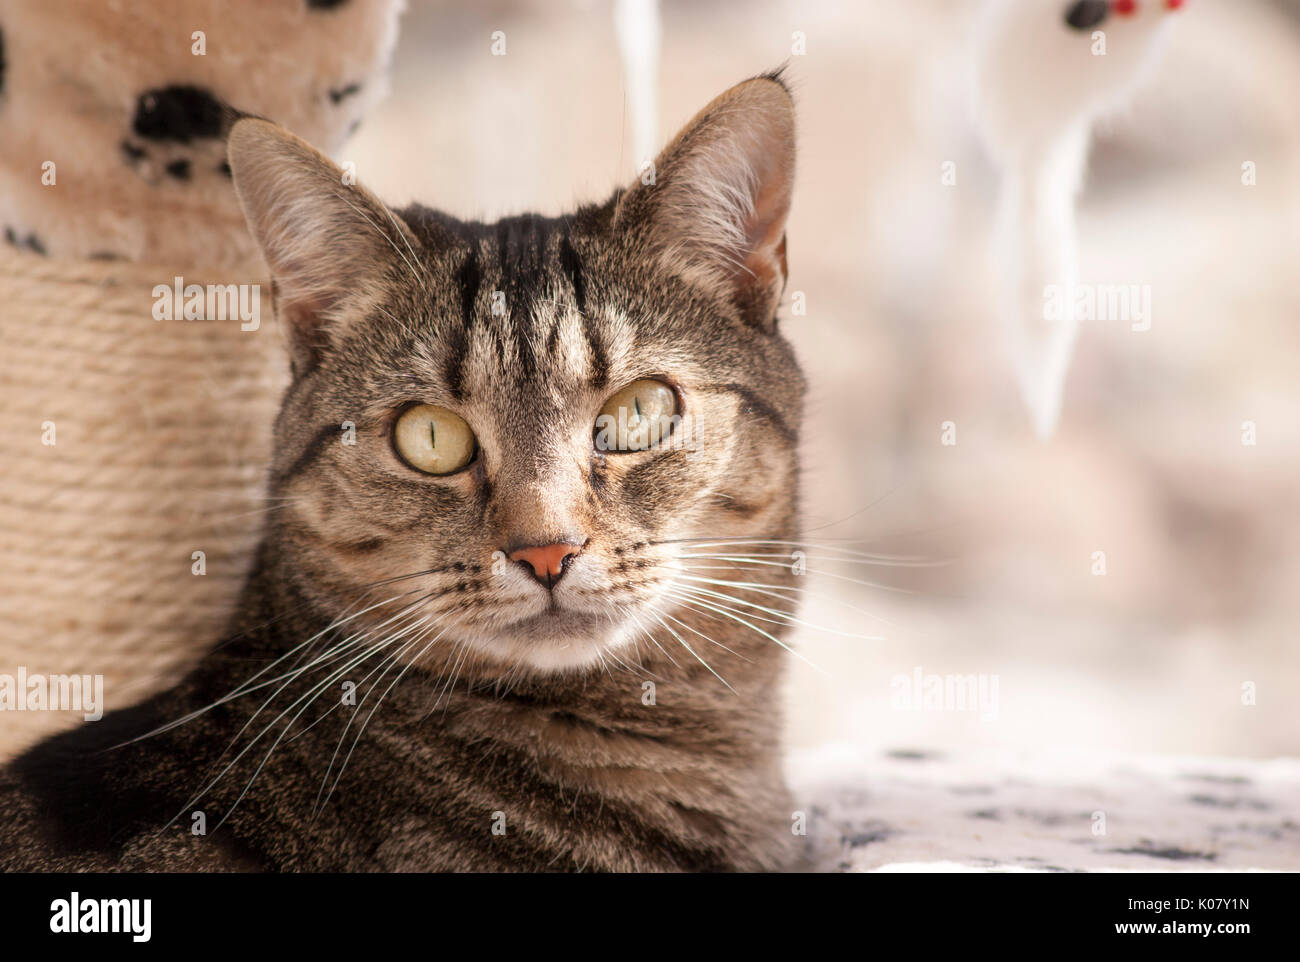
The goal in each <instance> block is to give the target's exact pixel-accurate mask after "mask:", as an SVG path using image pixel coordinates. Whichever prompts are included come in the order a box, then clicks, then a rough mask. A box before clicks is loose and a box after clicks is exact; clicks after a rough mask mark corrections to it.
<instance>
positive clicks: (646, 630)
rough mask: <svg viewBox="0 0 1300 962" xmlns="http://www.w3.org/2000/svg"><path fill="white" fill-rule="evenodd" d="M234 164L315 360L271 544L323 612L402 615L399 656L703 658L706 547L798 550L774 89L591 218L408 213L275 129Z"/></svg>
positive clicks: (392, 623) (717, 122)
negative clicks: (657, 642)
mask: <svg viewBox="0 0 1300 962" xmlns="http://www.w3.org/2000/svg"><path fill="white" fill-rule="evenodd" d="M230 155H231V161H232V166H233V167H234V171H235V179H236V184H237V187H238V189H239V192H240V196H241V200H242V201H243V203H244V206H245V210H246V212H247V213H248V216H249V222H250V226H251V227H252V229H253V232H254V234H255V235H256V236H257V237H258V238H259V240H260V241H261V243H262V245H263V249H264V251H265V252H266V255H267V260H268V261H269V263H270V264H271V266H272V271H273V274H274V277H275V282H276V303H277V316H278V318H279V319H280V321H281V322H282V323H284V324H285V326H286V328H287V330H288V332H289V335H290V342H291V353H292V356H293V363H294V382H293V385H292V387H291V388H290V391H289V393H288V395H287V397H286V401H285V404H284V407H283V410H282V412H281V415H280V418H279V421H278V424H277V430H276V451H275V455H274V464H273V470H272V485H271V492H270V493H271V495H272V497H273V498H275V499H282V500H276V501H274V502H273V504H275V505H276V506H277V507H276V509H275V510H274V511H272V512H271V515H270V516H271V519H272V521H271V524H270V528H269V530H268V537H269V538H270V539H271V541H272V543H273V544H274V545H275V547H276V551H275V554H274V556H275V558H276V565H277V568H278V571H279V572H280V574H281V576H283V577H287V578H290V579H292V580H293V581H294V583H295V585H296V586H297V587H298V589H299V590H300V591H302V592H304V593H305V594H306V595H307V597H309V598H311V599H312V601H313V603H314V604H316V605H317V606H318V607H319V608H320V609H321V610H322V611H323V612H324V613H325V614H326V615H328V616H329V617H331V618H334V619H338V618H342V617H345V616H347V615H349V614H351V613H353V612H358V611H361V609H364V608H366V607H367V606H368V605H378V607H376V608H374V609H373V610H371V611H367V612H364V613H362V614H360V615H358V616H357V618H356V619H355V622H356V624H357V625H358V626H362V627H365V628H366V629H367V630H371V629H374V630H382V631H387V632H394V631H397V632H404V633H405V634H402V635H399V640H398V642H397V643H396V644H395V646H394V649H393V651H394V653H397V652H399V651H400V652H401V655H402V659H403V660H411V659H413V658H415V657H417V656H418V655H419V654H420V652H421V650H422V648H423V646H425V645H430V646H433V645H437V646H441V648H442V649H443V650H446V649H450V648H456V647H459V648H464V649H468V650H471V651H473V652H474V653H475V654H476V655H477V656H478V657H480V658H488V659H491V660H492V661H494V662H496V663H498V664H499V665H500V666H502V668H503V669H507V668H508V669H515V670H533V671H553V670H565V669H577V668H583V667H587V666H591V665H594V664H598V663H600V662H601V661H602V659H603V657H604V656H605V655H607V654H608V655H610V656H612V657H618V655H619V652H620V651H621V650H623V649H625V648H627V647H629V646H636V645H649V644H650V643H651V639H652V638H656V637H658V638H662V637H665V628H668V629H670V630H671V629H672V627H673V626H674V624H676V625H678V626H680V627H677V629H676V630H677V631H678V632H680V633H682V634H685V635H686V638H687V639H691V636H690V634H689V633H688V632H687V629H686V628H685V627H684V626H681V621H678V620H676V619H675V616H674V612H675V611H676V610H677V609H679V608H680V607H681V602H680V599H681V597H682V592H683V591H684V590H690V591H693V592H698V591H699V590H700V588H701V585H699V584H694V583H692V579H694V578H695V577H697V576H696V575H695V574H693V573H692V570H691V568H690V567H684V566H683V563H682V561H681V560H679V556H680V555H682V554H684V553H691V549H694V551H695V553H698V552H699V551H700V550H701V549H699V548H698V547H696V545H698V544H699V540H700V539H734V538H737V537H745V536H750V537H760V538H783V537H785V538H788V537H790V536H791V535H792V534H793V518H794V502H795V488H796V482H797V460H796V432H797V429H798V425H799V421H800V416H801V405H802V393H803V382H802V378H801V376H800V374H799V372H798V369H797V366H796V364H795V361H794V357H793V354H792V352H791V350H790V348H789V346H788V344H787V343H786V342H785V341H784V340H783V339H782V338H781V337H780V336H779V335H778V334H777V333H776V330H775V319H774V315H775V308H776V304H777V301H778V299H779V295H780V291H781V287H782V285H783V284H784V277H785V246H784V222H785V216H786V212H787V210H788V206H789V196H790V186H791V178H792V174H793V123H792V114H791V108H790V101H789V96H788V94H787V92H786V90H785V89H784V87H783V86H781V85H780V84H779V83H778V82H775V81H773V80H770V79H762V78H760V79H758V80H754V81H750V82H748V83H746V84H742V85H740V86H739V87H736V88H733V89H732V90H731V91H729V92H728V93H727V94H725V95H723V97H721V98H719V99H718V100H717V101H715V102H714V103H713V104H711V105H710V106H709V107H708V108H706V109H705V111H703V112H702V113H701V114H700V115H699V116H697V118H696V119H695V120H694V121H693V122H692V124H691V125H689V126H688V127H687V128H686V129H685V130H684V131H683V132H682V134H681V135H679V137H678V138H677V139H676V140H675V141H674V142H673V143H672V144H671V145H670V146H669V147H668V148H667V149H666V150H665V152H664V153H663V155H661V157H660V158H659V161H658V162H657V164H656V168H655V173H654V178H653V180H654V182H653V183H646V182H645V181H647V180H649V179H650V178H643V179H642V181H641V182H638V183H637V184H636V185H634V186H633V187H632V188H631V189H630V190H628V191H623V192H620V193H619V194H617V195H616V196H615V197H614V198H613V199H611V200H610V201H609V202H608V203H607V204H605V205H603V206H600V207H590V208H583V209H581V210H579V211H578V212H577V213H575V214H573V215H572V216H569V217H566V218H558V219H545V218H540V217H517V218H509V219H506V220H503V221H501V222H499V223H497V224H492V225H480V224H465V223H461V222H458V221H455V220H452V219H451V218H447V217H445V216H442V215H439V214H435V213H433V212H431V211H427V210H423V209H420V208H413V209H409V210H406V211H403V212H400V214H395V213H393V212H390V211H388V210H387V209H386V208H384V207H383V206H382V205H381V204H380V203H379V202H378V201H376V200H375V199H374V198H373V197H371V196H370V195H368V194H367V193H365V192H364V191H363V190H362V189H361V188H359V187H353V186H348V185H347V184H345V183H344V182H343V175H342V173H341V172H339V171H338V170H337V168H334V167H333V165H332V164H330V163H329V162H328V161H326V160H324V159H323V158H321V157H320V156H319V155H317V154H315V153H314V152H313V151H311V150H310V148H307V147H306V145H304V144H302V143H301V142H300V141H297V140H296V139H294V138H292V137H291V136H289V135H287V134H286V133H284V132H283V131H281V130H279V129H278V128H275V127H273V126H272V125H269V124H266V123H265V122H261V121H244V122H241V123H240V124H239V125H237V126H236V128H235V131H234V133H232V136H231V148H230ZM704 550H707V549H704ZM689 597H694V598H696V599H697V603H698V600H699V599H700V598H702V597H706V596H701V595H698V594H693V595H690V596H689ZM651 629H653V631H652V630H651ZM358 630H360V629H358ZM691 640H695V639H691ZM697 643H698V644H703V643H702V642H699V641H697Z"/></svg>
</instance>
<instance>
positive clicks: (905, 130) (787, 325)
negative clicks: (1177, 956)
mask: <svg viewBox="0 0 1300 962" xmlns="http://www.w3.org/2000/svg"><path fill="white" fill-rule="evenodd" d="M1062 6H1063V7H1064V4H1063V5H1062ZM977 7H978V4H976V3H974V2H966V0H906V2H903V0H876V2H871V3H848V2H845V3H835V2H805V3H800V2H758V3H752V2H747V3H738V2H736V3H729V2H704V3H701V2H685V0H667V2H664V3H663V4H662V5H661V11H660V12H661V25H662V47H661V58H660V63H659V69H658V75H657V79H656V89H657V93H658V98H659V107H658V111H657V130H658V135H659V138H660V142H662V140H663V139H665V138H667V137H669V136H671V134H672V133H673V132H674V131H675V130H676V129H677V128H678V126H679V125H680V124H682V123H684V122H685V121H686V120H688V119H689V118H690V116H691V115H692V114H693V113H694V112H695V111H696V110H697V109H699V108H700V107H701V106H703V105H704V104H705V103H706V102H708V101H709V100H710V99H711V98H712V97H713V96H715V95H716V94H718V93H719V92H721V91H722V90H724V89H725V88H726V87H728V86H729V85H731V84H733V83H735V82H737V81H739V80H741V79H743V78H745V77H747V76H751V75H753V74H755V73H758V72H761V71H763V70H766V69H769V68H771V67H774V66H776V65H779V64H781V63H783V62H785V61H787V60H788V61H789V62H790V67H789V76H790V78H791V80H792V81H793V85H794V88H795V93H796V100H797V103H798V109H799V123H800V132H799V163H800V170H799V175H798V184H797V188H796V192H795V202H794V210H793V214H792V218H791V221H790V225H789V234H788V238H789V262H790V270H791V274H790V281H789V285H788V287H787V291H786V305H787V306H786V308H785V309H784V315H785V317H786V320H785V321H784V330H785V332H786V335H787V336H788V337H789V338H790V339H791V340H792V341H793V343H794V345H795V347H796V349H797V350H798V353H799V356H800V358H801V359H802V363H803V365H804V367H805V370H806V372H807V374H808V376H809V380H810V382H811V398H810V405H809V409H808V417H807V422H806V429H805V440H804V449H803V457H804V465H805V493H804V497H805V503H806V517H807V530H808V535H807V536H808V538H809V540H810V541H821V542H824V543H825V544H826V545H827V546H828V548H827V549H826V550H825V551H822V552H821V553H820V554H813V553H812V551H813V549H810V558H809V562H808V563H809V568H810V577H809V582H808V588H809V590H808V596H809V597H808V599H807V601H806V606H805V608H804V610H803V614H802V617H803V619H804V620H806V621H808V622H810V623H813V624H815V625H817V626H818V628H815V629H814V628H808V629H802V630H800V632H799V634H798V636H797V637H798V642H797V644H798V647H799V649H800V651H801V652H802V653H803V654H804V655H805V657H806V658H807V659H808V661H809V662H811V663H812V665H809V664H806V663H804V662H800V661H795V662H794V663H793V666H792V671H791V676H790V679H789V686H788V691H787V692H786V693H785V697H786V701H787V711H788V713H789V717H790V719H791V733H790V738H791V741H792V744H793V745H794V746H796V747H797V746H807V745H812V744H817V743H823V742H827V741H835V740H848V741H852V742H855V743H857V744H859V745H868V746H878V747H880V748H882V749H893V750H906V749H909V748H923V749H941V750H942V749H945V748H950V749H952V748H966V747H986V748H998V749H1020V748H1023V749H1034V750H1038V751H1040V752H1041V751H1043V750H1047V751H1052V750H1057V749H1059V750H1061V751H1067V750H1076V749H1078V750H1094V749H1124V750H1130V751H1139V752H1172V753H1179V754H1194V755H1200V754H1229V755H1241V756H1256V757H1264V756H1276V755H1283V754H1295V753H1298V752H1300V647H1298V646H1297V638H1298V637H1300V552H1297V551H1296V545H1297V543H1298V542H1300V506H1298V505H1297V497H1298V496H1297V490H1296V489H1297V479H1300V323H1297V322H1298V321H1300V270H1298V269H1297V268H1300V253H1298V251H1300V243H1298V242H1300V110H1298V109H1297V106H1296V103H1297V102H1296V94H1297V91H1300V7H1297V5H1295V4H1288V3H1274V2H1264V0H1231V2H1228V0H1221V2H1214V0H1192V2H1190V3H1189V4H1186V5H1185V8H1184V9H1183V10H1181V11H1180V12H1179V14H1178V22H1177V23H1176V24H1175V29H1174V30H1173V34H1172V36H1171V37H1170V43H1169V45H1168V47H1167V48H1166V50H1165V51H1164V56H1163V58H1162V59H1161V60H1160V62H1159V63H1158V65H1157V66H1156V68H1155V70H1154V72H1153V73H1152V74H1151V76H1150V78H1149V80H1148V82H1147V83H1146V84H1145V85H1143V86H1142V87H1140V88H1139V89H1138V90H1136V91H1135V92H1134V95H1133V97H1132V99H1131V101H1130V103H1129V104H1128V106H1127V108H1126V109H1125V110H1124V111H1123V112H1121V113H1119V114H1118V115H1116V116H1114V117H1112V118H1110V119H1109V120H1108V122H1107V123H1106V124H1104V125H1103V126H1102V127H1101V128H1099V129H1098V131H1097V136H1096V140H1095V144H1094V148H1093V152H1092V158H1091V163H1090V167H1089V173H1088V176H1087V180H1086V185H1085V187H1084V190H1083V193H1082V195H1081V197H1080V201H1079V244H1080V275H1081V277H1082V278H1084V279H1093V280H1098V281H1102V282H1108V283H1109V282H1113V283H1137V284H1144V285H1150V286H1151V289H1152V325H1151V329H1150V330H1148V331H1144V332H1135V331H1132V330H1131V329H1130V326H1129V325H1128V324H1127V323H1124V322H1101V321H1099V322H1093V323H1085V324H1084V325H1083V330H1082V333H1081V336H1080V340H1079V342H1078V345H1077V348H1076V353H1075V358H1074V363H1073V366H1072V369H1071V371H1070V374H1069V379H1068V382H1067V386H1066V394H1065V403H1064V409H1063V415H1062V418H1061V423H1060V426H1059V428H1058V430H1057V432H1056V434H1055V436H1054V437H1053V438H1052V439H1051V440H1049V441H1046V442H1043V441H1039V440H1037V439H1036V438H1035V436H1034V433H1033V431H1032V429H1031V426H1030V421H1029V418H1028V415H1027V413H1026V410H1025V408H1024V406H1023V404H1022V403H1021V401H1020V399H1019V397H1018V394H1017V392H1016V389H1015V387H1014V380H1013V376H1012V372H1011V369H1010V367H1009V362H1008V360H1007V358H1006V353H1005V346H1004V343H1003V337H1002V334H1001V329H1000V327H999V324H998V319H997V313H996V307H997V291H996V284H995V282H994V281H993V280H992V275H991V274H990V267H989V263H988V256H987V251H988V247H989V236H990V231H991V228H992V218H993V212H994V206H995V200H996V193H997V184H998V174H997V171H995V170H994V168H993V167H992V165H991V163H990V161H989V160H988V159H987V157H986V155H985V152H984V150H983V149H982V147H981V144H980V141H979V140H978V138H977V136H976V134H975V131H974V130H973V128H972V123H971V120H970V117H971V111H970V110H969V94H970V83H969V73H968V65H969V58H970V55H971V46H972V43H973V39H974V37H975V35H976V32H975V29H974V17H975V16H976V14H977ZM494 31H502V32H503V33H504V35H505V43H506V54H505V55H504V56H494V55H492V52H491V48H492V43H493V39H492V35H493V33H494ZM796 32H799V33H800V34H802V37H803V39H804V48H803V49H804V51H805V52H803V53H798V52H797V51H793V50H792V48H793V43H794V41H795V39H796V38H795V34H796ZM622 71H623V68H622V65H621V60H620V57H619V50H618V46H617V44H616V36H615V27H614V20H613V16H612V11H611V8H610V5H609V4H607V3H604V2H598V0H586V2H583V0H577V2H571V3H540V2H538V3H532V4H520V3H483V4H476V5H475V6H474V8H473V9H472V10H469V9H464V8H462V7H461V6H459V5H458V6H452V5H450V4H445V3H435V2H420V0H416V2H413V3H412V4H411V7H410V9H409V11H408V13H407V15H406V17H405V20H404V26H403V30H402V36H401V40H400V44H399V48H398V53H397V57H396V60H395V64H394V74H393V88H392V94H391V96H390V97H389V99H388V100H387V101H386V102H385V103H384V104H382V105H381V106H380V107H379V108H378V109H377V110H376V112H375V113H374V114H373V115H372V116H371V117H370V118H369V119H367V121H366V122H365V124H363V126H362V127H361V128H360V130H359V131H358V133H357V135H356V136H355V138H354V139H353V140H352V141H351V142H350V144H349V145H348V147H347V148H346V149H345V151H344V155H343V157H341V158H340V159H347V160H353V161H355V162H356V163H357V166H358V172H359V177H360V179H361V180H362V181H363V182H365V183H367V184H368V185H369V186H370V187H371V188H372V189H374V190H376V191H377V192H378V193H379V194H380V195H381V196H383V197H384V198H385V199H386V200H387V201H389V202H390V203H404V202H407V201H411V200H419V201H421V202H423V203H426V204H428V205H430V206H435V207H440V208H442V209H445V210H447V211H449V212H451V213H454V214H457V215H462V216H474V217H493V216H496V215H500V214H504V213H508V212H515V211H520V210H526V209H537V210H540V211H542V212H545V213H556V212H559V211H562V210H564V209H565V208H567V207H569V206H571V205H572V204H574V203H575V202H578V201H582V200H595V199H600V198H603V196H604V195H606V193H607V192H608V191H610V190H612V189H613V188H614V187H615V186H616V185H620V184H623V183H627V182H629V181H630V179H631V178H632V177H633V176H634V175H635V172H636V169H637V164H638V161H639V158H637V157H636V156H635V153H634V148H633V146H632V145H633V142H634V133H633V131H632V130H631V124H632V121H631V120H630V119H629V109H628V98H627V96H626V90H627V87H626V85H625V81H624V75H623V72H622ZM1048 86H1050V78H1045V80H1044V88H1045V90H1044V96H1048V95H1049V94H1048V93H1047V90H1046V88H1047V87H1048ZM1248 161H1249V162H1253V163H1254V164H1255V165H1256V167H1255V169H1256V171H1257V182H1256V184H1255V185H1254V186H1246V185H1244V184H1243V182H1242V165H1243V164H1244V163H1246V162H1248ZM945 162H952V163H954V164H955V168H953V169H954V170H955V172H956V184H955V185H945V184H944V183H942V178H941V174H942V170H943V165H944V163H945ZM793 292H803V294H804V296H805V298H806V305H807V312H806V314H804V315H802V316H790V310H789V304H790V298H791V295H792V294H793ZM1247 421H1250V422H1253V423H1254V425H1255V431H1256V436H1257V443H1256V444H1254V445H1248V444H1243V422H1247ZM944 422H952V424H953V426H954V428H955V438H956V443H955V444H944V443H943V437H942V435H943V424H944ZM845 549H848V550H858V551H865V552H873V553H884V554H896V555H904V556H920V557H924V558H926V559H930V560H932V561H936V562H942V563H941V564H936V565H934V566H931V567H894V566H873V565H858V564H854V565H846V564H842V563H837V562H835V561H832V560H822V559H824V558H825V559H831V558H836V557H841V556H842V555H843V552H844V550H845ZM1095 552H1104V561H1105V573H1104V574H1095V573H1094V571H1095V570H1096V567H1097V565H1096V561H1097V557H1096V556H1095V554H1094V553H1095ZM855 580H857V581H862V582H867V583H870V584H856V583H854V581H855ZM871 585H878V586H882V587H872V586H871ZM823 628H825V629H831V631H835V632H847V633H858V634H865V635H878V636H882V637H880V638H879V640H874V639H864V638H853V637H844V636H843V635H840V634H833V633H831V631H827V630H821V629H823ZM813 666H816V667H813ZM918 667H919V668H920V669H922V671H923V672H924V673H925V674H932V673H935V674H940V675H947V674H962V675H965V674H982V675H987V676H993V675H996V676H997V678H998V711H997V717H996V719H992V720H981V719H980V718H979V715H978V713H975V712H962V711H902V710H898V709H896V708H895V707H893V696H894V694H895V690H894V689H893V688H891V681H892V680H893V679H894V678H895V677H896V676H898V675H909V676H910V675H911V674H912V673H913V672H914V670H915V669H917V668H918ZM1245 683H1253V684H1254V686H1255V690H1256V704H1254V705H1244V704H1243V698H1242V686H1243V684H1245Z"/></svg>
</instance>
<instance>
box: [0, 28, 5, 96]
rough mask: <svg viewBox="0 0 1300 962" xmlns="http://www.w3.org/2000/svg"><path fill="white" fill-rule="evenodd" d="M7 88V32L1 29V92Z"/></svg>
mask: <svg viewBox="0 0 1300 962" xmlns="http://www.w3.org/2000/svg"><path fill="white" fill-rule="evenodd" d="M4 90H5V32H4V31H3V30H0V94H2V93H4Z"/></svg>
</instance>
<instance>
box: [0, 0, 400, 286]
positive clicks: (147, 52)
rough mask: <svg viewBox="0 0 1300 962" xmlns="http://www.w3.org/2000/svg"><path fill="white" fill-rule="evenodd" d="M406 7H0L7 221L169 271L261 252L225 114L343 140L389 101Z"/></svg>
mask: <svg viewBox="0 0 1300 962" xmlns="http://www.w3.org/2000/svg"><path fill="white" fill-rule="evenodd" d="M401 6H402V2H401V0H269V2H268V0H237V2H229V0H168V2H167V3H166V4H159V3H156V2H151V0H113V2H98V0H82V2H75V0H50V2H43V3H28V2H21V0H0V143H3V145H4V146H3V150H0V230H2V231H3V234H4V239H5V240H6V241H7V242H8V243H9V244H10V245H13V246H16V247H19V248H22V249H25V250H28V251H32V252H35V253H38V254H48V255H51V256H55V257H74V258H103V259H112V258H123V259H127V260H133V261H146V262H154V263H165V264H176V263H180V264H184V263H189V262H202V263H204V264H207V265H212V264H215V263H233V262H238V261H240V260H242V259H245V258H249V257H251V256H253V250H254V249H253V247H252V244H251V241H250V240H249V238H248V236H247V233H246V231H245V228H244V222H243V218H242V217H241V216H240V213H239V209H238V206H237V204H236V201H235V196H234V191H233V188H232V185H231V181H230V171H229V169H228V168H227V166H226V163H225V143H224V135H225V133H226V130H227V127H228V126H229V119H228V118H229V117H230V113H229V111H228V110H227V109H226V105H229V106H230V107H233V108H234V109H236V110H240V111H245V112H248V113H254V114H259V115H262V116H265V117H268V118H270V119H273V120H275V121H276V122H277V123H280V124H283V125H284V126H286V127H288V128H290V129H291V130H293V131H295V132H296V133H298V134H300V135H301V136H303V137H305V138H306V139H307V140H309V141H311V142H312V143H313V144H316V145H318V146H319V147H321V148H322V149H323V150H326V151H334V150H337V149H338V148H340V147H341V146H342V145H343V143H344V141H345V140H346V138H347V136H348V134H350V133H351V132H352V130H353V129H354V128H355V127H356V126H357V124H358V123H360V121H361V119H362V117H363V116H364V114H365V112H366V110H367V109H368V108H369V107H370V106H371V105H372V104H374V103H375V101H376V100H377V99H378V98H379V97H380V96H381V95H382V94H383V92H384V88H385V70H386V67H387V61H388V58H389V55H390V53H391V51H392V48H393V44H394V40H395V38H396V31H397V17H398V13H399V11H400V8H401Z"/></svg>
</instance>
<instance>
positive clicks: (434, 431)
mask: <svg viewBox="0 0 1300 962" xmlns="http://www.w3.org/2000/svg"><path fill="white" fill-rule="evenodd" d="M429 446H430V447H433V448H436V447H437V446H438V428H437V426H436V425H435V424H434V423H433V422H432V421H430V422H429Z"/></svg>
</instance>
